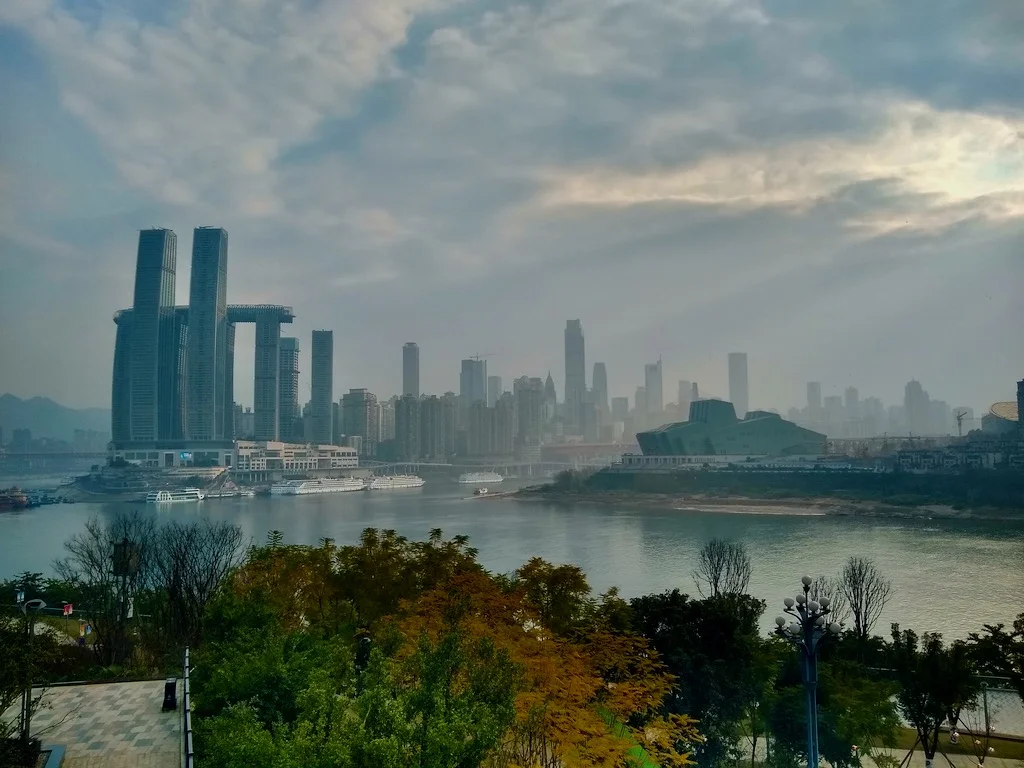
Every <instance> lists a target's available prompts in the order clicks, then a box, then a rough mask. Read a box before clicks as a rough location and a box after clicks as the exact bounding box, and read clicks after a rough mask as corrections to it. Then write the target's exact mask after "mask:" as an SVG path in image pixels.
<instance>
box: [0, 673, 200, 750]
mask: <svg viewBox="0 0 1024 768" xmlns="http://www.w3.org/2000/svg"><path fill="white" fill-rule="evenodd" d="M178 697H179V700H178V707H179V708H178V709H177V710H173V711H171V712H162V711H161V706H162V705H163V701H164V682H163V680H153V681H146V682H141V683H99V684H96V685H70V686H62V687H59V688H49V689H47V691H46V696H45V697H44V699H43V702H44V707H43V708H41V709H40V711H39V712H38V713H37V714H35V715H34V716H33V718H32V732H33V733H34V734H38V735H39V736H40V738H41V739H42V741H43V743H44V744H61V745H63V746H65V747H67V752H66V754H65V757H64V768H179V766H180V764H181V742H180V730H181V720H180V708H181V682H180V681H179V682H178ZM17 716H18V708H17V706H15V707H14V708H13V710H8V711H7V712H6V713H5V718H17Z"/></svg>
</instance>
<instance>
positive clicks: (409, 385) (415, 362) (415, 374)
mask: <svg viewBox="0 0 1024 768" xmlns="http://www.w3.org/2000/svg"><path fill="white" fill-rule="evenodd" d="M402 394H403V395H413V396H414V397H419V396H420V345H419V344H417V343H416V342H415V341H407V342H405V345H404V346H403V347H402Z"/></svg>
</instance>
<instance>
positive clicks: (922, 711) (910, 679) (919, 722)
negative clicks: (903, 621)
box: [891, 624, 981, 768]
mask: <svg viewBox="0 0 1024 768" xmlns="http://www.w3.org/2000/svg"><path fill="white" fill-rule="evenodd" d="M891 666H892V668H893V670H894V671H895V673H896V679H897V682H898V684H899V690H898V692H897V694H896V700H897V702H898V704H899V709H900V712H901V713H902V714H903V717H904V718H906V720H907V722H908V723H910V725H911V727H913V728H914V730H915V731H916V732H917V741H916V743H915V745H914V746H915V747H916V746H917V745H920V746H921V748H922V749H923V750H924V754H925V762H926V764H927V768H931V765H932V761H933V760H934V759H935V753H936V751H937V750H938V746H939V729H940V728H941V727H942V724H943V723H944V722H946V721H947V720H948V721H951V722H953V723H956V721H957V719H958V715H959V713H960V711H962V710H963V709H968V708H971V707H972V706H973V705H974V704H975V703H976V701H977V698H978V693H979V692H980V690H981V683H980V680H979V678H978V675H977V662H976V660H975V658H974V657H973V656H972V653H971V649H970V648H969V646H968V645H967V644H966V643H964V642H962V641H956V642H954V643H952V644H951V645H948V646H947V645H945V644H944V643H943V642H942V635H939V634H932V633H925V634H924V635H922V636H921V638H920V639H918V636H917V633H916V632H914V631H913V630H911V629H905V630H903V631H902V632H901V631H900V628H899V625H898V624H893V625H892V645H891Z"/></svg>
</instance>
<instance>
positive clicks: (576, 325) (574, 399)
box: [565, 320, 587, 434]
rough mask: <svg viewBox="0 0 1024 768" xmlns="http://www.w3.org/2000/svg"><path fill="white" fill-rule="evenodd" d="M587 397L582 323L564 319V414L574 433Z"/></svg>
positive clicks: (577, 428) (585, 358) (577, 431)
mask: <svg viewBox="0 0 1024 768" xmlns="http://www.w3.org/2000/svg"><path fill="white" fill-rule="evenodd" d="M586 397H587V356H586V351H585V347H584V341H583V324H582V323H580V321H579V320H566V321H565V414H566V416H567V417H568V419H569V425H570V426H571V427H572V428H573V431H574V432H575V433H577V434H578V433H579V430H580V426H581V424H580V417H581V415H582V412H583V401H584V400H586Z"/></svg>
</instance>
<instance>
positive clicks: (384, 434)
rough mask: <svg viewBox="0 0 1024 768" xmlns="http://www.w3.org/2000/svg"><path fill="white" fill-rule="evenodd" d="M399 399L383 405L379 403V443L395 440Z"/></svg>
mask: <svg viewBox="0 0 1024 768" xmlns="http://www.w3.org/2000/svg"><path fill="white" fill-rule="evenodd" d="M397 401H398V397H397V396H395V397H392V398H391V399H390V400H387V401H385V402H383V403H381V402H378V403H377V433H378V435H379V437H378V438H377V442H378V444H379V443H383V442H384V441H385V440H394V439H395V403H396V402H397Z"/></svg>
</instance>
